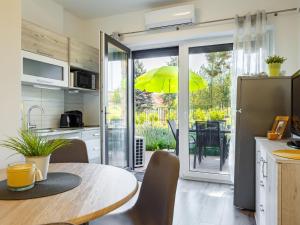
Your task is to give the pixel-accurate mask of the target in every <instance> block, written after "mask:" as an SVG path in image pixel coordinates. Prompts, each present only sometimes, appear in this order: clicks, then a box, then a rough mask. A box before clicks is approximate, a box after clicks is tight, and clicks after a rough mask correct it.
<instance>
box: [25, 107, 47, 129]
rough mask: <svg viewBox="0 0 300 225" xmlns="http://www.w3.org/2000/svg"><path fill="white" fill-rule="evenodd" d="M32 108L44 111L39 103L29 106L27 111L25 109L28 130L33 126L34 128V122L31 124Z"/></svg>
mask: <svg viewBox="0 0 300 225" xmlns="http://www.w3.org/2000/svg"><path fill="white" fill-rule="evenodd" d="M33 109H40V110H41V112H42V113H44V109H43V107H42V106H39V105H33V106H31V107H30V108H29V109H28V111H27V129H28V130H30V129H33V128H36V125H35V124H31V118H30V117H31V112H32V110H33Z"/></svg>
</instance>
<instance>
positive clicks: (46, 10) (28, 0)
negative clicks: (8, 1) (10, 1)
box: [22, 0, 64, 33]
mask: <svg viewBox="0 0 300 225" xmlns="http://www.w3.org/2000/svg"><path fill="white" fill-rule="evenodd" d="M22 18H24V19H26V20H28V21H31V22H34V23H36V24H38V25H40V26H44V27H47V28H48V29H49V30H53V31H56V32H58V33H63V31H64V23H63V20H64V9H63V8H62V7H61V5H59V4H57V3H55V2H54V1H48V0H42V1H41V0H22Z"/></svg>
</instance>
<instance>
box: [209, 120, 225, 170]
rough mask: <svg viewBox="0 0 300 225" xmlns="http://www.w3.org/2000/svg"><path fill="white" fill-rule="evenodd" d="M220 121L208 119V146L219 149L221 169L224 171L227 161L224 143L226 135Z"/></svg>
mask: <svg viewBox="0 0 300 225" xmlns="http://www.w3.org/2000/svg"><path fill="white" fill-rule="evenodd" d="M220 123H221V122H220V121H207V133H206V144H207V145H206V146H207V147H208V148H217V149H218V152H219V154H220V171H222V168H223V164H224V162H225V155H224V144H223V141H224V138H225V135H224V134H223V133H221V129H220Z"/></svg>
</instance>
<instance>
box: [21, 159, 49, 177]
mask: <svg viewBox="0 0 300 225" xmlns="http://www.w3.org/2000/svg"><path fill="white" fill-rule="evenodd" d="M25 160H26V162H31V163H34V164H35V166H36V168H37V169H39V170H40V171H41V174H42V179H38V180H36V181H42V180H47V174H48V168H49V161H50V155H48V156H28V157H27V156H26V157H25Z"/></svg>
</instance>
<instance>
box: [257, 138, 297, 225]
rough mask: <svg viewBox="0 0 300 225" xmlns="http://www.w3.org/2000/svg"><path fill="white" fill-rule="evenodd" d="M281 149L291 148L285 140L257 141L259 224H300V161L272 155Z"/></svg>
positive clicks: (261, 139) (263, 139) (262, 139)
mask: <svg viewBox="0 0 300 225" xmlns="http://www.w3.org/2000/svg"><path fill="white" fill-rule="evenodd" d="M279 149H290V148H289V147H287V145H286V142H284V141H269V140H267V139H265V138H256V215H255V217H256V224H257V225H300V213H299V209H298V206H299V205H300V193H298V190H299V189H300V162H299V161H298V160H290V159H285V158H281V157H277V156H275V155H273V154H272V151H274V150H279ZM295 151H297V150H295Z"/></svg>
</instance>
